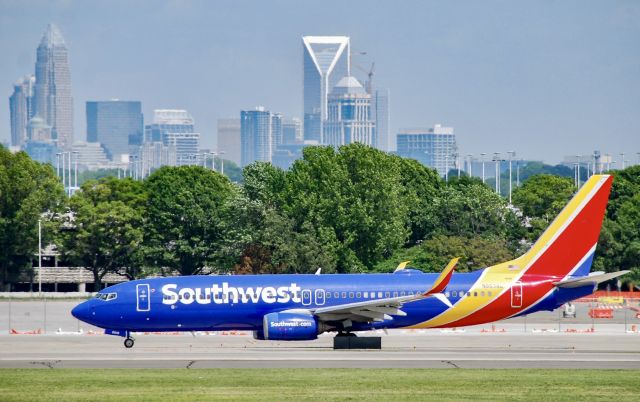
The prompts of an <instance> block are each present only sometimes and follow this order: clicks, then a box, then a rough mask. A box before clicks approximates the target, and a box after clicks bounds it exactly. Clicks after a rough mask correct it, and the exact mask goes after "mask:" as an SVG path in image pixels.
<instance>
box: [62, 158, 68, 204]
mask: <svg viewBox="0 0 640 402" xmlns="http://www.w3.org/2000/svg"><path fill="white" fill-rule="evenodd" d="M66 154H67V153H66V152H62V188H64V192H65V194H66V193H67V187H66V185H67V176H66V174H65V173H64V171H65V169H66V168H67V167H66V165H65V163H64V157H65V155H66Z"/></svg>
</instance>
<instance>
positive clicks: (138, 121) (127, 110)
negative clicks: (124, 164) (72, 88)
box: [86, 100, 144, 162]
mask: <svg viewBox="0 0 640 402" xmlns="http://www.w3.org/2000/svg"><path fill="white" fill-rule="evenodd" d="M86 109H87V110H86V112H87V141H88V142H99V143H100V144H102V146H103V147H104V149H105V151H106V152H107V156H108V157H109V159H111V160H112V161H114V162H121V161H126V160H128V158H129V155H130V154H132V152H133V150H134V149H137V148H138V147H139V146H140V145H142V139H143V127H144V121H143V116H142V104H141V103H140V102H138V101H120V100H110V101H97V102H96V101H91V102H87V106H86Z"/></svg>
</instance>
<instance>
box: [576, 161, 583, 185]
mask: <svg viewBox="0 0 640 402" xmlns="http://www.w3.org/2000/svg"><path fill="white" fill-rule="evenodd" d="M580 158H582V155H576V161H577V162H576V163H577V164H578V184H577V185H576V188H580V165H581V163H580Z"/></svg>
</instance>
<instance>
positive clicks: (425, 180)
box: [394, 156, 444, 245]
mask: <svg viewBox="0 0 640 402" xmlns="http://www.w3.org/2000/svg"><path fill="white" fill-rule="evenodd" d="M394 161H395V162H396V163H397V164H398V168H399V171H400V183H399V184H400V185H401V186H402V196H401V197H402V200H403V201H404V203H405V205H406V208H407V210H408V215H407V218H408V221H409V223H408V224H409V225H410V227H411V235H410V237H409V241H408V244H409V245H414V244H417V243H418V242H420V241H421V240H423V239H424V238H425V237H427V235H428V234H429V232H428V230H429V205H430V204H431V203H432V202H433V200H434V198H435V197H437V195H438V194H439V192H440V191H441V190H442V187H443V185H444V182H443V181H442V179H441V178H440V176H439V175H438V172H437V171H436V170H434V169H431V168H428V167H426V166H424V165H423V164H421V163H420V162H418V161H416V160H414V159H405V158H400V157H397V156H396V157H394Z"/></svg>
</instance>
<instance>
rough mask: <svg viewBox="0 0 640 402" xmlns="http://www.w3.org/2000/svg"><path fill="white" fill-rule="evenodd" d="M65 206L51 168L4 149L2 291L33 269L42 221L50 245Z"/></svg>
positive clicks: (0, 164) (0, 178)
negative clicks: (39, 222) (22, 274)
mask: <svg viewBox="0 0 640 402" xmlns="http://www.w3.org/2000/svg"><path fill="white" fill-rule="evenodd" d="M63 204H64V189H63V188H62V185H61V184H60V182H59V181H58V179H57V178H56V176H55V172H54V170H53V168H52V167H51V165H49V164H41V163H38V162H35V161H33V160H32V159H31V158H29V156H28V155H27V154H26V153H24V152H17V153H15V154H12V153H10V152H9V151H8V150H7V149H6V148H4V147H3V146H0V288H4V287H6V285H7V284H10V283H13V282H15V281H16V280H17V279H18V276H19V274H20V273H21V272H24V271H25V270H28V269H30V268H31V261H32V260H33V257H34V255H36V254H37V252H38V219H42V223H43V225H44V228H43V231H42V234H43V242H44V244H47V242H49V241H50V240H51V239H52V233H55V222H54V221H53V220H52V219H51V218H52V217H53V216H55V214H57V213H58V212H59V211H60V210H61V209H62V207H63Z"/></svg>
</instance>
